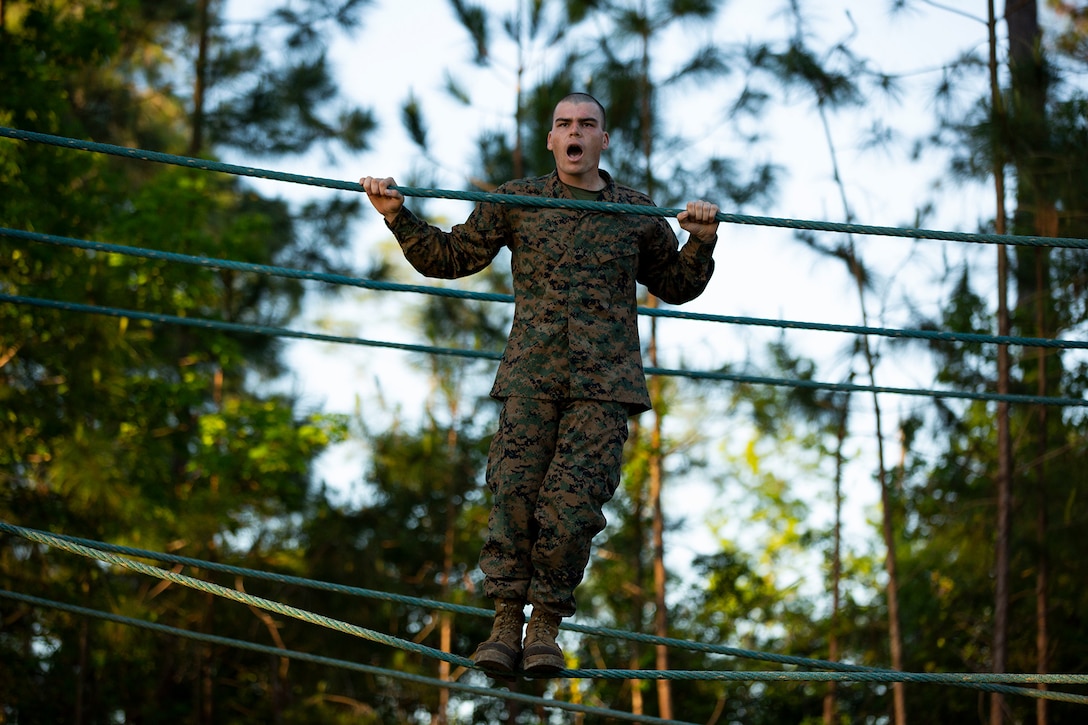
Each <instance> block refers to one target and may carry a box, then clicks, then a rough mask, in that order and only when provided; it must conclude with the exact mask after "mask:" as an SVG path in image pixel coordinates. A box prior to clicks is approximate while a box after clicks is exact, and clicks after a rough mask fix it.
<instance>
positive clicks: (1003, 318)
mask: <svg viewBox="0 0 1088 725" xmlns="http://www.w3.org/2000/svg"><path fill="white" fill-rule="evenodd" d="M988 6H989V35H990V96H991V101H992V105H993V114H994V126H995V128H996V129H997V130H998V131H997V132H998V134H999V136H998V141H997V142H996V143H995V144H994V194H995V197H996V202H997V212H996V215H995V230H996V231H997V233H998V234H1005V233H1006V231H1007V229H1006V224H1005V218H1006V215H1005V163H1004V153H1003V148H1002V142H1003V140H1004V136H1005V126H1006V124H1005V108H1004V103H1003V101H1002V99H1001V91H1000V88H999V87H998V80H997V18H996V15H995V12H994V2H993V0H989V3H988ZM1008 270H1009V252H1008V249H1007V248H1006V246H1005V245H1004V244H1002V245H999V246H998V248H997V332H998V334H999V335H1008V334H1009V331H1010V324H1009V303H1008V276H1009V271H1008ZM997 392H998V393H1002V394H1007V393H1008V392H1009V348H1008V346H1007V345H1000V346H998V349H997ZM996 499H997V522H996V523H997V527H996V529H997V535H996V540H995V542H994V569H995V591H994V634H993V650H994V662H993V665H994V672H995V673H997V672H1002V671H1004V666H1005V647H1006V643H1005V636H1006V632H1007V629H1008V577H1009V521H1010V519H1011V512H1010V505H1011V500H1012V440H1011V437H1010V434H1009V404H1008V403H1004V402H1002V403H998V404H997V495H996ZM999 655H1000V656H999ZM999 668H1000V669H999ZM1003 712H1004V698H1003V696H1002V695H1001V694H1000V693H993V694H991V696H990V718H991V722H994V723H1000V722H1001V720H1002V718H1003V715H1002V713H1003Z"/></svg>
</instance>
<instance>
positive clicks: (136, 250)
mask: <svg viewBox="0 0 1088 725" xmlns="http://www.w3.org/2000/svg"><path fill="white" fill-rule="evenodd" d="M0 237H10V238H12V239H20V240H23V241H30V242H39V243H42V244H52V245H56V246H62V247H73V248H76V249H84V250H89V251H96V252H105V253H107V254H120V255H124V256H128V257H140V258H144V259H153V260H160V261H169V262H177V263H180V264H189V265H194V266H199V267H209V268H211V269H229V270H233V271H239V272H252V273H254V274H264V275H269V276H275V277H286V278H289V279H301V280H310V281H316V282H326V283H329V284H337V285H345V286H351V287H360V288H364V289H372V290H381V291H386V292H414V293H417V294H426V295H432V296H436V297H450V298H455V299H467V300H474V301H481V302H504V303H512V302H513V301H514V296H513V295H509V294H500V293H496V292H473V291H469V290H458V289H449V288H446V287H434V286H422V285H409V284H401V283H398V282H382V281H378V280H372V279H366V278H363V277H349V276H346V275H342V274H330V273H325V272H312V271H309V270H304V269H296V268H291V267H278V266H275V265H268V264H254V263H250V262H239V261H235V260H229V259H221V258H217V257H203V256H198V255H190V254H181V253H178V252H166V251H160V250H157V249H145V248H141V247H131V246H125V245H121V244H110V243H108V242H94V241H88V240H85V239H76V238H73V237H63V236H57V235H53V234H44V233H41V232H29V231H23V230H19V229H8V228H5V227H0ZM638 314H640V315H644V316H647V317H662V318H672V319H681V320H691V321H697V322H719V323H724V324H732V325H752V326H757V327H778V328H784V329H798V330H808V331H821V332H842V333H848V334H854V335H878V336H882V337H891V338H896V339H919V340H934V341H938V342H967V343H981V344H997V345H1018V346H1021V347H1043V348H1056V349H1062V350H1069V349H1088V340H1060V339H1052V338H1046V337H1020V336H1015V335H989V334H984V333H973V332H943V331H937V330H916V329H895V328H884V327H868V326H862V325H837V324H831V323H822V322H800V321H796V320H773V319H768V318H760V317H740V316H735V315H712V314H706V313H701V312H686V311H681V310H673V309H668V308H661V307H639V308H638Z"/></svg>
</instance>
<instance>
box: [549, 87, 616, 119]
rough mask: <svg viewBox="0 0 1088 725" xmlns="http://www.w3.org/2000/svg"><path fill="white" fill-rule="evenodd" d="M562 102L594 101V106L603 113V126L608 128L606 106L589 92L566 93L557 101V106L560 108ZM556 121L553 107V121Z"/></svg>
mask: <svg viewBox="0 0 1088 725" xmlns="http://www.w3.org/2000/svg"><path fill="white" fill-rule="evenodd" d="M560 103H592V104H593V105H594V106H596V107H597V110H598V111H600V113H601V118H600V122H601V128H607V126H606V123H605V122H606V120H607V118H606V114H605V110H604V106H602V105H601V102H600V101H598V100H597V99H596V98H594V97H593V96H591V95H589V94H588V93H568V94H567V95H565V96H563V97H562V98H560V99H559V103H556V104H555V107H556V108H559V104H560ZM554 121H555V110H554V109H553V110H552V122H553V123H554Z"/></svg>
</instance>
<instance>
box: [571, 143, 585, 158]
mask: <svg viewBox="0 0 1088 725" xmlns="http://www.w3.org/2000/svg"><path fill="white" fill-rule="evenodd" d="M582 154H583V149H582V146H581V144H576V143H572V144H571V145H570V146H567V158H568V159H570V160H571V161H577V160H578V159H580V158H582Z"/></svg>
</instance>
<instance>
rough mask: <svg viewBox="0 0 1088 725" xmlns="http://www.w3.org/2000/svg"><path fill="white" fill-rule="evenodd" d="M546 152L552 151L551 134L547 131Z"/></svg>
mask: <svg viewBox="0 0 1088 725" xmlns="http://www.w3.org/2000/svg"><path fill="white" fill-rule="evenodd" d="M548 150H549V151H551V150H552V132H551V131H548Z"/></svg>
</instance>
